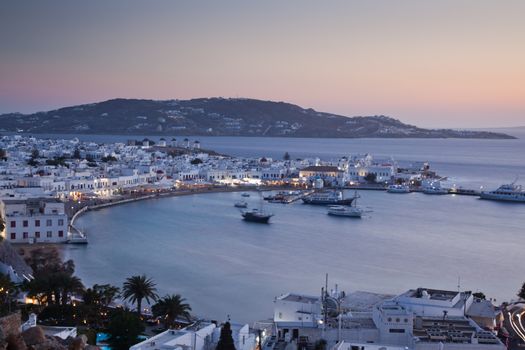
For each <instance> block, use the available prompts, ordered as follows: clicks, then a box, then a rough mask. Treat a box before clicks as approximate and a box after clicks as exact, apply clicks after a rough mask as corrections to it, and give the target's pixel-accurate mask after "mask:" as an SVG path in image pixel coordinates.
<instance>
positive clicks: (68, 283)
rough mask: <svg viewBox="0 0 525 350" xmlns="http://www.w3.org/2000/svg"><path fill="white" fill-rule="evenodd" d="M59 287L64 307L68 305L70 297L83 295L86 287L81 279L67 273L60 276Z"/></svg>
mask: <svg viewBox="0 0 525 350" xmlns="http://www.w3.org/2000/svg"><path fill="white" fill-rule="evenodd" d="M59 286H60V288H61V289H62V305H66V304H67V303H68V301H69V296H70V295H72V294H81V293H82V292H83V291H84V285H83V284H82V281H81V280H80V278H78V277H77V276H71V275H69V274H65V273H64V274H62V276H60V284H59Z"/></svg>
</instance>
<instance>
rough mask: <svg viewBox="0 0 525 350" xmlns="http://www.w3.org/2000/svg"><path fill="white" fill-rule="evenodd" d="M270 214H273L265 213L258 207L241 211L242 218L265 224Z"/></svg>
mask: <svg viewBox="0 0 525 350" xmlns="http://www.w3.org/2000/svg"><path fill="white" fill-rule="evenodd" d="M272 216H273V214H270V213H265V212H263V211H261V210H259V209H252V210H246V211H244V212H243V213H242V217H243V218H244V220H246V221H249V222H257V223H260V224H267V223H268V222H269V221H270V218H271V217H272Z"/></svg>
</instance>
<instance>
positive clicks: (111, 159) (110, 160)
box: [101, 155, 117, 163]
mask: <svg viewBox="0 0 525 350" xmlns="http://www.w3.org/2000/svg"><path fill="white" fill-rule="evenodd" d="M101 160H102V161H103V162H104V163H107V162H116V161H117V158H115V157H114V156H111V155H110V156H106V157H102V159H101Z"/></svg>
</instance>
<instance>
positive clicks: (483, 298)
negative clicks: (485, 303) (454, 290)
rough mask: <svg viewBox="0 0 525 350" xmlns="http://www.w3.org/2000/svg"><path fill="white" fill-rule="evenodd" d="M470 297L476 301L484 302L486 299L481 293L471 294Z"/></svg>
mask: <svg viewBox="0 0 525 350" xmlns="http://www.w3.org/2000/svg"><path fill="white" fill-rule="evenodd" d="M472 296H473V297H474V298H477V299H481V300H485V299H486V298H487V297H486V296H485V294H484V293H482V292H476V293H472Z"/></svg>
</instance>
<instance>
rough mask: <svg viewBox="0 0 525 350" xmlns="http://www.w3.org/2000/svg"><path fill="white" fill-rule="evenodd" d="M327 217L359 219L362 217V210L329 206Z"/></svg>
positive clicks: (343, 206) (342, 206)
mask: <svg viewBox="0 0 525 350" xmlns="http://www.w3.org/2000/svg"><path fill="white" fill-rule="evenodd" d="M328 215H333V216H346V217H349V218H360V217H361V216H363V210H362V209H360V208H358V207H352V206H345V205H330V206H329V207H328Z"/></svg>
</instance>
